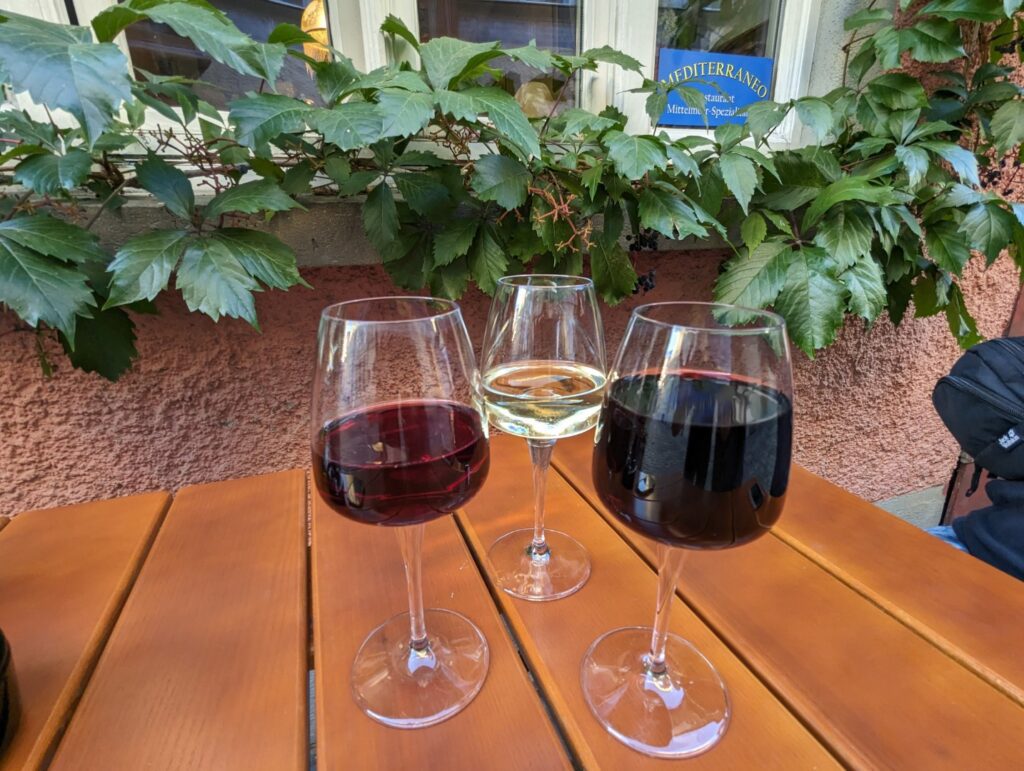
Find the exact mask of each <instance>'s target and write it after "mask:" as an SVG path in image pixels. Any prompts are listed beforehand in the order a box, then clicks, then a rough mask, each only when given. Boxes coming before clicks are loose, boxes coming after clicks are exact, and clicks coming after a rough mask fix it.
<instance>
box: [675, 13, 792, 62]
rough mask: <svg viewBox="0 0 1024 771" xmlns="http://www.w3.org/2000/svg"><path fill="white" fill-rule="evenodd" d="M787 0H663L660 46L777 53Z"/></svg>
mask: <svg viewBox="0 0 1024 771" xmlns="http://www.w3.org/2000/svg"><path fill="white" fill-rule="evenodd" d="M783 2H784V0H661V2H659V3H658V49H662V48H680V49H684V50H691V51H714V52H716V53H729V54H739V55H742V56H769V57H773V56H774V55H775V47H776V44H777V42H778V34H779V26H780V24H779V22H780V20H781V18H782V6H783Z"/></svg>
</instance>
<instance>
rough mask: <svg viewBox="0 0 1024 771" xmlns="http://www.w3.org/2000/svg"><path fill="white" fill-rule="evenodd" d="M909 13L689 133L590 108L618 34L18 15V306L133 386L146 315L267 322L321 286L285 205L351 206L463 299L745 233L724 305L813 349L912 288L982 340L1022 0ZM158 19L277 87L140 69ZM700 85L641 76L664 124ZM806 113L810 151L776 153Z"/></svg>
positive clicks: (0, 153) (13, 40) (2, 50)
mask: <svg viewBox="0 0 1024 771" xmlns="http://www.w3.org/2000/svg"><path fill="white" fill-rule="evenodd" d="M900 4H901V6H904V7H903V8H901V9H896V11H897V13H896V14H895V16H894V14H893V12H892V10H890V9H883V8H876V7H875V5H876V4H875V3H871V4H870V5H869V6H868V8H867V9H865V10H864V11H861V12H859V13H857V14H855V15H854V16H853V17H851V18H850V19H849V20H848V21H847V27H848V28H849V29H850V30H851V32H852V38H851V41H850V43H849V44H848V45H847V46H846V48H845V49H844V53H845V55H846V64H847V66H846V73H847V74H846V82H845V83H844V85H843V86H842V87H841V88H839V89H836V90H835V91H833V92H832V93H830V94H828V95H826V96H824V97H822V98H817V97H808V98H804V99H798V100H794V101H792V102H789V103H785V104H778V103H774V102H763V103H758V104H756V105H755V106H753V107H751V108H750V109H749V111H748V112H747V115H746V122H745V123H744V124H730V125H726V126H722V127H719V128H718V129H716V130H715V131H714V132H709V134H708V135H707V136H706V137H705V136H699V137H686V138H681V139H673V138H671V137H670V136H668V135H667V134H665V133H663V132H659V133H654V134H642V135H638V134H635V133H632V132H630V131H629V130H627V126H626V124H627V119H626V116H625V115H623V114H622V113H620V112H619V111H618V110H616V109H614V108H608V109H605V110H603V111H602V112H600V113H593V112H589V111H586V110H583V109H579V108H578V107H575V106H573V105H572V103H571V100H570V99H569V94H570V93H571V92H572V90H573V84H574V83H575V82H576V81H577V80H578V79H579V77H580V73H583V72H587V71H593V70H595V69H597V68H598V67H599V66H601V65H610V66H614V67H621V68H624V69H626V70H629V71H633V72H637V73H639V72H640V69H641V68H640V65H639V63H638V62H637V61H636V60H635V59H633V58H632V57H630V56H628V55H626V54H624V53H621V52H619V51H615V50H613V49H610V48H607V47H602V48H594V49H590V50H586V51H583V52H582V53H580V54H578V55H572V56H569V55H560V54H556V53H551V52H548V51H544V50H541V49H539V48H537V47H536V46H535V45H532V44H531V45H528V46H523V47H518V48H505V47H502V46H501V45H499V44H498V43H469V42H465V41H460V40H455V39H452V38H435V39H433V40H431V41H429V42H427V43H420V42H419V41H418V40H417V39H416V37H415V36H414V35H412V34H411V32H410V31H409V30H408V29H407V28H406V27H405V26H404V25H402V23H401V22H400V21H399V20H398V19H396V18H393V17H391V18H388V20H387V21H386V22H385V24H384V25H383V28H382V34H384V35H387V36H388V37H389V38H390V40H391V43H392V49H393V50H394V51H395V52H396V54H397V56H396V60H397V61H398V62H399V63H396V64H393V65H390V66H387V67H382V68H380V69H377V70H374V71H371V72H361V71H360V70H358V69H357V68H356V67H355V66H354V65H353V63H352V62H351V61H350V60H349V59H347V58H346V57H345V56H343V55H342V54H341V53H339V52H337V51H333V50H332V51H329V54H330V55H329V57H328V59H327V61H320V60H318V59H313V58H310V57H308V56H307V55H306V54H305V53H304V52H303V50H302V46H303V45H304V44H305V45H309V44H315V41H314V40H313V39H312V38H310V37H309V36H308V35H306V34H305V33H303V32H302V31H301V30H300V29H298V28H297V27H295V26H294V25H289V24H282V25H280V26H278V27H277V28H276V29H275V30H274V31H273V33H272V34H271V35H270V37H269V38H268V40H267V41H255V40H253V39H251V38H249V37H248V36H246V35H245V34H243V33H242V32H240V31H239V30H238V29H237V28H236V27H235V26H234V25H233V24H232V23H231V21H230V20H229V19H228V18H227V17H226V16H225V15H224V14H223V13H221V12H220V11H218V10H217V9H215V8H214V7H213V6H211V5H209V3H207V2H205V0H127V1H126V2H124V3H121V4H119V5H116V6H113V7H111V8H110V9H108V10H106V11H104V12H102V13H100V14H99V15H97V16H96V17H95V19H94V21H93V25H92V29H91V30H90V29H88V28H82V27H67V26H61V25H56V24H49V23H46V22H42V21H38V20H34V19H31V18H27V17H24V16H20V15H17V14H13V13H6V12H4V13H2V14H0V76H2V79H3V82H4V83H5V84H6V85H7V88H8V89H9V91H11V92H13V93H14V94H25V95H27V96H28V97H30V99H31V100H32V102H34V104H35V106H36V107H37V108H38V109H32V110H26V111H22V110H17V109H10V108H9V109H5V110H3V111H0V145H2V147H0V175H2V177H3V179H2V180H0V182H2V183H3V185H4V186H3V188H2V191H3V192H2V193H0V219H2V221H0V304H2V305H3V306H6V307H7V308H8V309H9V310H11V311H13V313H14V314H15V316H17V317H18V319H19V320H20V325H21V326H22V327H23V328H25V329H27V330H34V331H35V332H36V334H37V335H38V337H37V350H38V351H39V353H40V360H41V362H42V363H43V366H44V368H49V367H50V363H49V360H48V358H47V356H46V351H47V350H48V346H47V345H46V344H45V338H47V337H48V336H56V337H58V338H59V340H60V342H61V344H62V345H63V347H64V350H65V351H66V352H67V355H68V357H69V358H70V360H71V362H72V363H73V364H74V365H75V366H78V367H82V368H84V369H87V370H91V371H95V372H98V373H100V374H101V375H103V376H105V377H108V378H116V377H117V376H119V375H120V374H121V373H122V372H124V371H125V370H126V369H127V368H128V367H129V366H130V365H131V362H132V360H133V358H134V357H135V349H134V324H133V321H132V317H133V314H137V313H149V312H153V310H154V306H153V300H154V299H155V298H156V297H157V296H158V295H159V294H160V293H161V292H164V291H168V290H169V287H170V285H171V282H172V280H173V283H174V288H175V289H176V290H177V291H179V292H180V293H181V295H182V297H183V298H184V301H185V302H186V304H187V306H188V307H189V309H190V310H193V311H199V312H202V313H205V314H207V315H209V316H210V317H211V318H213V319H214V320H217V319H219V318H220V317H221V316H231V317H237V318H242V319H245V320H246V321H248V322H249V323H251V324H252V325H253V326H256V325H257V318H256V310H255V303H254V295H253V293H254V292H257V291H260V290H262V289H265V288H272V289H287V288H289V287H292V286H295V285H297V284H302V283H304V282H303V281H302V278H301V277H300V275H299V273H298V271H297V269H296V265H295V256H294V253H293V252H292V251H291V249H290V248H289V247H288V246H287V245H286V244H284V243H282V242H281V241H280V240H278V239H277V238H276V237H274V236H273V235H271V234H269V233H267V232H266V231H265V230H264V229H261V228H260V227H259V221H260V220H267V219H270V218H271V217H273V216H274V215H275V214H276V213H278V212H283V211H287V210H289V209H293V208H301V206H302V204H301V203H300V202H301V201H302V200H304V199H307V198H308V197H310V196H330V197H342V198H354V199H355V200H357V201H359V202H360V206H361V211H362V220H363V225H364V228H365V231H366V234H367V237H368V238H369V240H370V242H371V243H372V244H373V245H374V247H375V248H376V249H377V250H378V251H379V253H380V256H381V259H382V261H383V264H384V266H385V268H386V269H387V270H388V272H389V274H390V275H391V277H392V278H393V280H394V281H395V283H396V284H397V285H398V286H400V287H403V288H408V289H422V288H424V287H427V288H429V291H431V292H433V293H435V294H440V295H445V296H449V297H458V296H460V295H461V294H462V293H463V292H464V291H465V290H466V288H467V287H468V286H469V284H470V283H471V282H472V283H474V284H476V285H477V286H479V287H480V288H481V289H482V290H484V291H485V292H490V291H492V290H493V288H494V285H495V282H496V281H497V279H498V278H499V277H501V276H503V275H506V274H508V273H511V272H520V271H524V270H534V271H546V272H561V273H582V272H589V273H590V274H591V275H592V276H593V278H594V280H595V283H596V285H597V288H598V290H599V291H600V293H601V295H602V297H603V298H604V299H605V300H606V301H608V302H610V303H614V302H616V301H618V300H620V299H621V298H623V297H624V296H626V295H628V294H629V293H630V292H633V291H634V290H635V288H636V287H637V286H638V285H639V286H646V285H648V284H649V281H647V279H646V277H641V278H640V280H639V281H638V277H637V275H636V272H635V270H634V268H633V262H632V259H631V255H630V252H629V250H628V249H627V248H626V247H624V246H623V242H624V241H625V240H626V239H632V243H633V244H634V245H636V244H640V243H650V242H651V241H652V239H653V238H654V237H656V236H657V235H658V234H660V235H662V236H664V237H666V238H671V239H680V238H690V237H692V238H697V239H706V238H709V237H711V236H712V235H713V234H715V235H717V237H719V238H722V239H724V240H725V241H726V242H727V243H730V244H732V245H733V254H732V256H731V257H730V258H729V259H727V260H726V261H725V262H724V264H723V268H722V272H721V275H720V278H719V280H718V282H717V284H716V286H715V296H716V297H717V298H718V299H721V300H723V301H727V302H733V303H739V304H744V305H749V306H754V307H774V308H775V309H776V310H777V311H779V312H780V313H782V314H783V315H784V316H785V317H786V319H787V322H788V324H789V328H790V333H791V335H792V337H793V340H794V341H795V342H796V344H797V345H799V346H800V347H801V348H802V349H803V350H804V351H806V352H807V353H808V354H809V355H813V353H814V352H815V351H816V350H818V349H820V348H822V347H825V346H827V345H829V344H830V343H831V342H832V341H833V340H834V339H835V335H836V331H837V330H838V328H839V326H840V325H841V324H842V322H843V319H844V317H845V316H846V315H848V314H853V315H856V316H860V317H862V318H864V319H865V320H866V321H868V322H872V321H874V320H875V319H876V318H877V317H878V316H879V315H880V314H881V313H882V312H883V311H884V310H888V312H889V315H890V316H891V318H892V319H893V321H894V322H896V323H899V322H900V320H901V319H902V318H903V316H904V315H905V313H906V310H907V308H908V306H909V303H910V300H911V299H913V301H914V312H915V313H916V314H917V315H919V316H922V315H932V314H938V313H945V314H946V317H947V318H948V319H949V322H950V328H951V330H952V331H953V333H954V334H955V335H956V336H957V338H958V339H959V340H960V342H961V343H962V344H965V345H967V344H970V343H971V342H973V341H974V340H976V339H977V331H976V328H975V325H974V322H973V320H972V319H971V316H970V314H969V313H968V311H967V308H966V307H965V304H964V300H963V295H962V293H961V291H960V288H959V285H958V279H959V276H960V275H961V274H962V271H963V269H964V267H965V266H966V264H967V262H968V261H969V259H970V257H971V254H972V250H974V251H977V252H980V253H982V254H983V255H984V257H985V259H986V260H988V261H989V262H991V261H993V260H995V259H996V258H997V257H998V256H999V254H1000V253H1001V252H1002V251H1003V250H1004V248H1006V247H1009V249H1010V252H1011V253H1012V254H1013V255H1014V256H1015V258H1017V259H1021V257H1020V255H1021V252H1020V248H1021V247H1022V246H1024V207H1021V206H1020V205H1018V204H1010V203H1008V202H1007V201H1005V200H1004V199H1003V198H1002V197H1000V196H999V195H998V193H997V191H985V190H983V189H982V187H981V177H982V175H983V174H989V173H991V169H990V168H989V167H991V166H992V164H994V163H998V162H999V161H1001V160H1002V159H1003V157H1004V156H1006V155H1007V154H1008V153H1013V155H1012V158H1013V160H1014V163H1015V164H1017V165H1018V166H1019V156H1018V155H1017V154H1018V153H1019V146H1020V143H1021V140H1022V139H1024V101H1022V99H1021V90H1020V89H1019V88H1018V87H1017V86H1015V85H1014V84H1013V83H1012V82H1011V80H1010V78H1009V73H1008V71H1007V70H1006V69H1005V68H1002V67H1000V66H999V65H998V63H997V62H998V59H999V51H1000V47H1006V46H1009V45H1014V44H1015V41H1016V40H1018V39H1019V36H1017V34H1016V33H1017V31H1018V30H1017V26H1016V25H1017V19H1016V17H1015V15H1014V14H1015V13H1016V11H1017V10H1018V7H1019V6H1020V4H1021V0H1016V1H1015V0H955V2H954V1H953V0H936V1H935V2H931V3H927V4H926V5H924V6H923V7H920V8H919V9H918V10H915V11H908V10H907V9H906V8H905V6H906V5H907V3H906V2H904V0H901V3H900ZM144 19H149V20H152V21H154V22H159V23H163V24H167V25H169V26H170V27H171V28H172V29H173V30H174V31H175V32H176V33H178V34H179V35H182V36H184V37H186V38H188V39H190V40H191V41H192V42H193V43H194V44H195V45H196V47H197V48H199V49H200V50H201V51H203V52H204V53H205V54H206V55H208V56H210V57H211V58H212V59H214V60H216V61H218V62H220V63H221V64H223V65H225V66H227V67H230V68H232V69H234V70H236V71H237V72H239V73H241V74H244V75H248V76H255V77H257V78H259V79H260V82H261V86H260V88H259V89H258V90H257V91H255V92H252V93H249V94H246V95H244V96H242V97H240V98H238V99H236V100H234V101H233V102H231V103H230V105H229V107H228V110H227V112H226V113H222V112H219V111H217V110H216V109H214V107H213V106H212V105H210V104H209V103H207V102H205V101H203V100H202V99H201V98H199V96H198V95H197V91H196V89H195V88H194V87H195V85H196V84H195V83H194V82H192V81H189V80H187V79H185V78H181V77H172V76H159V75H155V74H152V73H148V72H144V71H142V70H139V69H132V68H131V67H130V66H129V63H128V61H127V59H126V57H125V56H124V54H123V53H122V52H121V49H120V48H119V47H118V46H117V45H116V44H115V43H113V42H112V41H113V40H114V38H115V37H116V36H117V35H118V34H120V33H121V32H122V31H123V30H124V28H125V27H126V26H128V25H130V24H133V23H135V22H138V21H141V20H144ZM983 32H985V34H986V35H987V36H988V39H989V40H991V45H992V47H993V52H992V55H991V61H987V62H985V63H980V64H979V63H978V62H977V61H976V59H977V57H976V56H975V57H971V56H968V55H967V50H966V48H965V46H967V47H972V52H973V53H977V52H976V51H975V50H974V49H977V48H978V47H979V46H980V45H982V44H981V43H979V42H978V41H979V40H983V39H985V36H983V35H982V33H983ZM985 45H988V44H987V43H986V44H985ZM987 54H988V52H987V51H986V58H989V57H988V55H987ZM285 57H296V58H298V59H301V60H303V61H304V62H305V63H306V64H307V65H308V66H309V68H310V70H311V72H312V73H313V74H314V77H315V80H316V85H317V89H318V92H319V99H317V100H301V99H297V98H293V97H290V96H285V95H283V94H280V93H277V92H276V91H275V82H276V80H277V76H278V74H279V73H280V70H281V67H282V65H283V62H284V61H285ZM910 60H914V61H919V62H926V63H928V64H929V65H930V66H933V67H935V68H937V72H936V74H935V76H934V77H935V78H937V79H938V81H939V84H940V85H939V87H938V88H937V89H935V90H934V91H933V92H932V93H931V94H929V93H928V92H927V91H926V90H925V89H924V87H923V86H922V84H921V83H919V82H918V81H917V80H915V79H914V78H912V77H911V76H909V75H906V74H904V73H901V72H895V71H893V70H895V69H897V68H898V67H899V66H900V65H903V64H906V63H908V61H910ZM509 61H514V62H518V63H519V64H521V65H525V66H527V67H530V68H533V69H534V70H536V72H537V73H538V75H539V76H541V75H543V76H546V77H550V78H552V79H553V80H555V81H556V82H559V83H561V87H560V89H559V90H558V93H557V94H556V98H555V100H554V104H553V106H552V107H551V108H550V110H549V111H548V112H547V113H546V114H542V115H539V116H528V115H527V114H526V113H525V112H524V110H523V109H522V108H521V107H520V105H519V103H518V102H517V101H516V100H515V98H514V97H513V96H511V95H510V94H509V93H507V92H506V91H505V90H503V89H502V88H500V87H499V86H498V85H496V84H497V83H498V82H500V81H501V79H502V76H503V71H502V66H503V63H507V62H509ZM695 86H696V84H694V83H681V84H675V85H671V86H669V85H666V84H663V83H659V82H657V81H652V80H648V79H644V80H643V81H642V85H641V86H640V88H639V89H638V90H639V91H641V92H643V93H646V94H647V102H646V104H647V111H648V114H649V115H650V117H651V119H652V122H653V123H655V124H656V121H657V118H658V116H659V115H660V114H661V112H662V111H663V110H664V108H665V105H666V102H667V99H668V97H669V93H670V91H673V90H674V91H675V92H677V93H679V94H680V95H681V96H682V97H683V99H684V100H685V101H686V102H687V103H689V104H691V105H692V106H696V107H698V108H703V96H702V95H701V92H700V91H699V90H698V89H697V88H696V87H695ZM153 112H155V113H158V114H159V115H160V116H161V120H162V121H163V123H162V124H161V126H160V128H156V129H153V128H149V126H150V125H151V122H149V123H147V113H148V114H150V115H151V114H152V113H153ZM791 114H794V115H795V119H796V120H799V121H800V122H802V123H803V124H804V125H805V126H806V127H807V129H808V131H809V132H811V133H812V134H813V135H814V137H815V141H814V143H813V144H812V145H810V146H808V147H805V148H803V149H782V148H778V147H775V146H773V143H774V142H775V140H774V135H775V134H776V133H777V131H776V130H777V129H778V128H779V127H780V126H781V125H782V124H783V122H784V121H787V120H789V119H790V118H789V116H790V115H791ZM143 192H145V193H147V194H149V195H151V196H152V197H153V198H155V199H156V200H157V201H159V202H160V203H161V204H162V205H163V206H164V207H165V208H166V210H167V211H168V212H169V214H170V215H172V216H173V217H174V220H175V222H176V223H177V225H176V226H175V227H172V228H161V229H154V230H150V231H149V232H146V233H143V234H141V235H138V236H135V237H132V238H130V239H128V240H127V241H126V242H125V243H123V244H121V245H120V247H119V248H118V249H117V250H116V251H115V252H114V253H113V254H111V253H109V252H107V251H106V250H104V249H103V248H102V247H101V245H100V242H99V241H98V239H97V238H96V236H95V235H94V234H93V232H92V229H93V227H94V226H95V224H96V222H97V221H99V218H100V216H101V215H102V213H103V212H114V213H116V212H117V210H118V209H119V208H120V207H121V206H123V205H124V203H125V201H126V200H128V199H129V198H130V197H131V196H132V195H135V194H138V193H143Z"/></svg>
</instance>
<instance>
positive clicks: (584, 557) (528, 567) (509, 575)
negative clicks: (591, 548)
mask: <svg viewBox="0 0 1024 771" xmlns="http://www.w3.org/2000/svg"><path fill="white" fill-rule="evenodd" d="M544 539H545V541H546V542H547V545H548V553H547V554H546V555H545V556H544V557H543V558H534V557H532V556H531V553H530V547H531V546H532V544H533V530H532V529H525V530H513V531H512V532H511V533H506V534H505V535H503V536H502V537H501V538H499V539H498V540H497V541H495V542H494V544H493V545H492V546H491V548H490V551H488V552H487V558H488V559H489V560H490V562H491V566H492V568H493V570H494V580H495V582H496V583H497V585H498V587H499V588H500V589H502V590H503V591H505V592H508V593H509V594H511V595H512V596H513V597H518V598H519V599H521V600H531V601H533V602H546V601H548V600H559V599H561V598H562V597H568V596H569V595H570V594H572V593H574V592H577V591H579V589H580V587H582V586H583V584H585V583H586V582H587V579H588V578H590V556H589V555H588V554H587V550H586V549H584V548H583V546H582V545H580V543H579V542H578V541H576V540H575V539H573V538H570V537H569V536H567V535H566V534H565V533H561V532H559V531H558V530H546V531H545V532H544Z"/></svg>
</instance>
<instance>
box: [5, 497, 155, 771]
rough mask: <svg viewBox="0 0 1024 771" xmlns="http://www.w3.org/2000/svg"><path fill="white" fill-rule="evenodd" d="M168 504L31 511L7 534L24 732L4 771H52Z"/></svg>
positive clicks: (10, 630)
mask: <svg viewBox="0 0 1024 771" xmlns="http://www.w3.org/2000/svg"><path fill="white" fill-rule="evenodd" d="M170 501H171V498H170V495H168V494H167V493H163V492H159V493H146V494H142V495H134V496H130V497H127V498H118V499H113V500H108V501H96V502H92V503H84V504H77V505H73V506H64V507H60V508H56V509H49V510H41V511H32V512H25V513H24V514H21V515H19V516H18V517H17V518H16V519H15V520H11V521H10V522H9V523H8V522H6V520H5V521H4V523H5V524H9V525H10V526H9V527H8V528H6V529H3V528H2V527H0V529H3V533H2V534H0V587H4V588H3V590H2V591H3V592H5V593H4V594H3V595H2V596H0V623H2V624H3V626H4V627H5V634H6V635H7V637H8V639H9V640H10V642H11V649H12V661H13V666H14V672H15V676H16V677H17V679H18V686H19V690H20V693H21V723H20V725H19V727H18V729H17V732H16V733H15V737H14V740H13V742H12V744H11V746H10V747H9V748H8V749H7V751H6V752H5V754H4V756H3V758H2V759H0V770H3V771H6V770H7V769H11V770H13V769H36V768H41V767H45V766H46V764H47V762H48V760H49V758H50V756H51V755H52V753H53V752H54V750H55V749H56V746H57V744H58V742H59V741H60V739H61V736H62V734H63V731H64V729H65V727H66V725H67V722H68V720H69V719H70V718H71V715H72V713H73V712H74V710H75V709H76V707H77V705H78V702H79V699H80V697H81V694H82V691H83V689H84V688H85V686H86V684H87V683H88V682H89V680H90V678H91V676H92V674H93V671H94V669H95V666H96V663H97V661H98V659H99V657H100V654H101V652H102V651H103V649H104V647H105V645H106V643H107V641H108V639H109V637H110V634H111V632H112V630H113V628H114V625H115V622H116V620H117V618H118V616H119V615H120V612H121V610H122V608H123V606H124V603H125V601H126V599H127V597H128V594H129V592H130V591H131V589H132V587H133V585H134V583H135V581H136V579H137V576H138V574H139V570H140V568H141V566H142V564H143V562H144V560H145V558H146V556H147V555H148V553H149V549H150V547H151V545H152V543H153V540H154V538H155V536H156V533H157V531H158V529H159V527H160V524H161V523H162V522H163V518H164V516H165V514H166V512H167V508H168V506H169V505H170ZM7 550H10V551H11V552H12V553H11V554H7V555H4V554H3V553H4V551H7ZM8 571H10V573H9V575H11V576H12V579H9V580H8V581H5V580H4V575H5V573H7V572H8ZM13 578H17V580H18V587H17V588H16V589H15V588H13V587H12V586H11V581H12V580H13Z"/></svg>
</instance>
